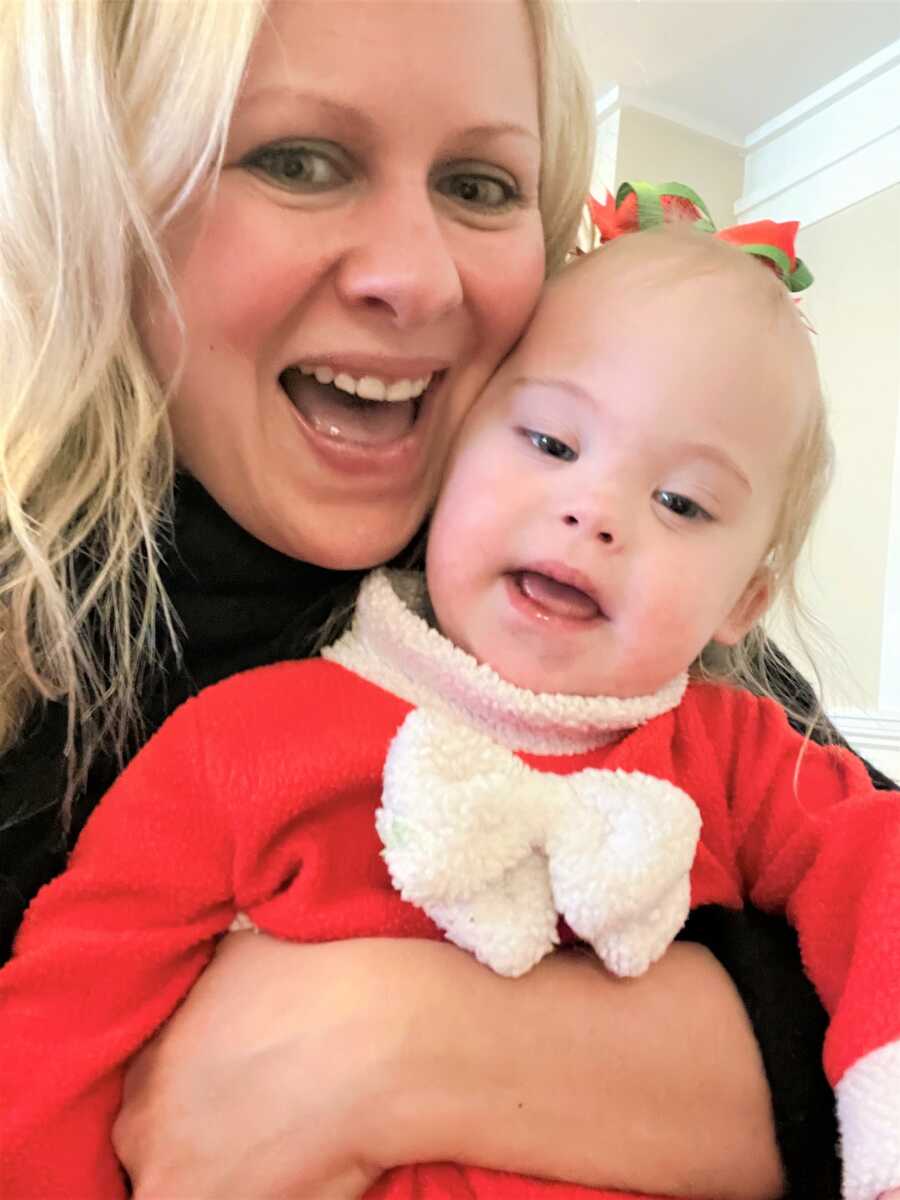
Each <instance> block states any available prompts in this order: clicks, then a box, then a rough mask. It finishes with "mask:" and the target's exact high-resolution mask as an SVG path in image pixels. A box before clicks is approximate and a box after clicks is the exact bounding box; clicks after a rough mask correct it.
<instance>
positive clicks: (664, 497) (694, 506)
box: [653, 490, 712, 521]
mask: <svg viewBox="0 0 900 1200" xmlns="http://www.w3.org/2000/svg"><path fill="white" fill-rule="evenodd" d="M653 498H654V500H656V501H658V503H660V504H661V505H662V506H663V508H666V509H668V510H669V512H671V513H674V514H675V516H676V517H684V519H685V520H686V521H711V520H712V516H711V515H710V514H709V513H708V512H707V511H706V509H705V508H701V507H700V505H699V504H698V503H697V502H696V500H691V499H689V498H688V497H687V496H682V495H681V494H680V493H679V492H667V491H665V490H660V491H658V492H654V494H653Z"/></svg>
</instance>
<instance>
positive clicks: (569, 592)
mask: <svg viewBox="0 0 900 1200" xmlns="http://www.w3.org/2000/svg"><path fill="white" fill-rule="evenodd" d="M518 581H519V587H520V588H521V590H522V591H523V592H524V594H525V595H526V596H527V597H528V599H529V600H533V601H534V602H535V603H536V604H539V605H540V606H541V608H545V609H546V610H547V611H548V612H550V613H553V614H554V616H558V617H574V618H575V619H576V620H580V621H588V620H590V619H591V618H592V617H597V616H599V615H600V609H599V608H598V607H597V605H596V603H595V602H594V601H593V600H592V599H591V598H590V596H588V595H587V593H586V592H582V591H581V590H580V589H579V588H575V587H570V586H569V585H568V584H567V583H559V582H558V581H557V580H556V579H551V578H550V576H549V575H542V574H540V572H538V571H520V572H519V576H518Z"/></svg>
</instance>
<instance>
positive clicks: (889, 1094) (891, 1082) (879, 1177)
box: [835, 1041, 900, 1200]
mask: <svg viewBox="0 0 900 1200" xmlns="http://www.w3.org/2000/svg"><path fill="white" fill-rule="evenodd" d="M835 1095H836V1097H837V1112H838V1123H839V1125H840V1130H841V1150H842V1155H843V1161H844V1188H843V1194H844V1200H875V1197H877V1196H880V1195H881V1193H882V1192H884V1191H887V1190H888V1188H894V1187H900V1041H896V1042H891V1043H889V1044H888V1045H887V1046H881V1047H880V1048H879V1049H878V1050H873V1051H872V1052H871V1053H870V1054H867V1055H865V1057H864V1058H861V1059H860V1060H859V1062H856V1063H854V1064H853V1066H852V1067H850V1068H849V1070H848V1071H846V1072H845V1074H844V1076H843V1078H842V1079H841V1081H840V1083H838V1085H837V1087H836V1088H835Z"/></svg>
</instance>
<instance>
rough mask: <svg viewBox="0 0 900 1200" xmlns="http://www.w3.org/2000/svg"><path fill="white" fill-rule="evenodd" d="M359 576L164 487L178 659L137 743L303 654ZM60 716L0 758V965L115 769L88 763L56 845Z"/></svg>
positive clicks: (100, 761)
mask: <svg viewBox="0 0 900 1200" xmlns="http://www.w3.org/2000/svg"><path fill="white" fill-rule="evenodd" d="M362 575H363V572H362V571H331V570H328V569H326V568H325V567H317V566H313V565H312V564H311V563H304V562H299V561H298V560H297V559H295V558H290V557H288V556H287V555H285V554H280V553H279V552H278V551H277V550H272V549H271V548H270V547H269V546H266V545H265V544H264V543H262V542H259V541H257V540H256V538H254V537H253V536H252V535H251V534H249V533H247V531H246V530H245V529H243V528H242V527H241V526H240V525H238V524H237V523H236V522H234V521H233V520H232V519H231V518H230V517H229V516H228V515H227V514H226V513H225V512H224V511H223V510H222V509H221V508H220V507H219V506H218V505H217V504H216V503H215V501H214V500H212V498H211V497H210V496H209V495H208V494H207V492H206V491H204V489H203V488H202V487H201V486H200V484H199V483H197V482H196V481H195V480H194V479H192V478H190V477H189V476H186V475H180V476H179V477H178V480H177V483H176V491H175V509H174V529H173V537H172V539H171V543H170V544H169V545H167V546H166V547H165V548H164V561H163V566H162V576H163V582H164V584H165V587H166V590H167V592H168V594H169V597H170V599H171V601H172V605H173V608H174V610H175V613H176V614H177V618H178V621H179V623H180V626H181V639H180V640H181V643H182V648H183V653H182V657H181V659H180V661H176V659H175V657H174V655H172V654H171V653H170V654H168V655H167V656H166V658H165V663H164V669H163V670H161V671H158V672H157V673H156V674H155V675H154V676H153V677H152V678H151V679H149V680H148V681H147V687H146V689H145V691H144V694H143V695H142V703H141V711H142V713H143V715H144V719H145V731H144V732H145V736H149V734H150V733H152V732H153V731H154V730H155V729H156V728H158V726H159V725H160V724H162V722H163V720H165V718H166V716H168V714H169V713H170V712H172V710H173V709H174V708H176V707H177V706H178V705H179V704H181V703H182V702H183V701H184V700H186V699H187V698H188V697H189V696H190V695H193V694H194V693H195V692H197V691H199V690H200V689H201V688H204V687H207V686H209V685H210V684H212V683H215V682H216V681H217V680H219V679H224V678H226V677H227V676H228V675H233V674H235V673H236V672H237V671H243V670H247V669H248V668H250V667H255V666H263V665H265V664H266V663H271V662H277V661H279V660H281V659H285V658H305V657H308V656H309V654H310V653H311V651H312V648H313V646H314V645H315V643H316V640H317V638H318V635H319V632H320V630H321V628H322V625H323V623H324V621H325V619H326V618H327V616H328V615H329V614H330V613H331V611H332V609H333V608H334V606H335V604H336V603H343V602H345V601H346V602H347V603H348V604H349V603H350V601H351V600H352V597H353V595H354V594H355V592H356V588H357V586H358V584H359V581H360V579H361V578H362ZM64 739H65V713H64V711H63V709H62V707H61V706H60V705H58V704H49V705H47V706H46V707H43V708H41V709H40V710H38V711H37V712H36V713H35V714H34V716H33V718H32V721H31V724H30V727H29V729H28V732H27V736H26V737H25V738H24V739H23V740H22V741H21V742H20V744H19V745H18V746H17V747H16V748H15V749H14V750H12V751H10V753H8V754H7V755H5V756H4V757H3V758H2V759H0V962H4V961H5V960H6V958H7V957H8V956H9V952H10V949H11V945H12V939H13V936H14V934H15V931H16V929H17V927H18V925H19V922H20V920H21V918H22V913H23V912H24V910H25V907H26V905H27V904H28V903H29V901H30V900H31V899H32V897H33V896H34V895H35V893H36V892H37V890H38V888H40V887H41V886H42V885H43V884H44V883H46V882H47V881H48V880H50V879H52V878H53V877H54V876H55V875H57V874H59V872H60V871H61V870H62V869H63V867H64V866H65V860H66V855H67V853H68V850H69V849H70V848H71V846H72V845H74V842H75V839H76V838H77V836H78V834H79V833H80V832H81V829H82V826H83V825H84V822H85V821H86V820H87V818H88V816H89V815H90V813H91V811H92V810H93V808H94V806H95V805H96V803H97V801H98V800H99V799H100V797H101V796H102V795H103V793H104V792H105V791H106V790H107V788H108V787H109V786H110V784H111V783H112V781H113V779H114V778H115V776H116V774H117V773H118V770H119V765H118V763H117V761H116V760H115V759H114V758H113V757H111V756H105V755H100V756H98V758H97V759H96V760H95V762H94V763H93V765H92V768H91V772H90V776H89V778H88V781H87V785H86V787H85V788H84V790H83V791H82V792H81V793H80V794H79V796H78V797H77V798H76V802H75V806H74V810H73V820H72V827H71V831H70V834H69V837H68V838H64V837H63V836H62V833H61V831H60V827H59V819H58V814H59V810H60V805H61V802H62V797H63V792H64V787H65V764H64V760H63V746H64Z"/></svg>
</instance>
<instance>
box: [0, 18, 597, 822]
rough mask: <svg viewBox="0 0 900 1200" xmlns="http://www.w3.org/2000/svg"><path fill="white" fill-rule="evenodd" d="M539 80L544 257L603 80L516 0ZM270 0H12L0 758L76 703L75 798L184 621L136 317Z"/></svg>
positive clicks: (157, 428) (4, 202)
mask: <svg viewBox="0 0 900 1200" xmlns="http://www.w3.org/2000/svg"><path fill="white" fill-rule="evenodd" d="M524 3H525V5H526V8H527V11H528V15H529V17H530V20H531V22H532V26H533V29H534V35H535V43H536V47H537V56H538V64H539V75H540V80H539V83H540V121H541V134H542V139H543V171H542V181H541V191H540V204H541V211H542V215H543V219H544V227H545V234H546V242H547V265H548V271H552V270H555V269H556V268H557V267H558V266H560V265H561V264H562V262H563V261H564V259H565V254H566V251H567V250H568V248H569V246H570V245H572V244H573V242H574V238H575V230H576V228H577V225H578V221H579V218H580V213H581V206H582V202H583V199H584V196H585V195H586V193H587V191H588V187H589V180H590V171H591V162H592V153H593V136H594V132H593V113H592V106H591V96H590V89H589V88H588V86H587V83H586V80H585V76H584V73H583V70H582V68H581V65H580V63H579V61H578V56H577V53H576V51H575V49H574V45H573V42H572V40H571V36H570V34H569V32H568V30H567V28H566V17H565V12H564V9H563V7H562V5H561V4H560V3H559V0H524ZM264 7H265V6H264V3H262V2H261V0H231V2H229V3H227V4H225V3H222V2H221V0H189V2H187V0H185V2H181V3H164V2H161V0H79V2H78V3H74V4H68V3H67V4H63V3H59V2H58V0H4V3H3V4H2V5H0V231H2V236H0V362H2V364H3V378H2V381H0V754H2V753H3V752H4V751H6V750H8V749H9V748H10V747H11V746H12V745H13V744H14V743H15V741H16V740H17V738H18V737H19V736H20V735H21V733H22V729H23V726H24V724H25V722H26V720H27V718H28V716H29V714H30V713H31V712H32V711H33V710H34V708H35V706H36V705H37V704H39V703H40V702H41V701H42V700H47V699H52V700H57V701H61V702H62V703H63V704H64V705H65V706H66V710H67V713H68V739H67V746H66V754H67V759H68V765H69V786H68V793H67V805H66V809H67V810H68V804H69V802H70V801H71V798H72V795H73V793H74V790H75V789H76V788H77V786H78V785H79V783H80V782H81V781H82V780H83V778H84V775H85V772H86V770H87V766H88V765H89V762H90V760H91V757H92V755H93V754H94V753H96V752H97V750H98V749H99V748H101V747H103V748H104V749H106V750H110V751H113V752H116V753H118V754H119V755H122V754H123V753H124V752H125V750H126V747H127V745H128V738H129V734H130V733H132V732H134V731H137V730H138V729H139V724H140V722H139V702H138V697H139V696H140V693H141V681H142V677H143V676H144V674H145V673H146V671H147V670H148V669H152V668H153V667H154V665H155V664H156V663H157V661H158V657H159V653H160V650H161V649H162V648H163V646H164V645H166V646H170V647H171V646H174V645H175V644H176V631H175V628H174V624H173V617H172V614H171V613H170V611H169V609H168V607H167V603H166V597H165V594H164V590H163V587H162V583H161V580H160V575H159V554H160V541H161V539H162V538H164V536H165V531H166V523H167V519H168V516H169V512H170V501H171V487H172V479H173V450H172V444H171V437H170V432H169V428H168V422H167V419H166V396H165V395H164V394H163V391H162V389H161V388H160V386H159V384H158V382H157V381H156V379H155V378H154V376H153V374H152V372H151V370H150V368H149V366H148V363H147V361H146V359H145V356H144V354H143V352H142V349H141V346H140V344H139V341H138V339H137V337H136V334H135V330H134V326H133V324H132V319H131V306H132V282H133V279H134V276H135V273H136V271H138V270H140V271H142V272H145V273H147V272H149V273H150V275H151V277H153V278H155V282H156V284H157V285H158V286H159V287H160V289H162V291H163V293H164V294H166V295H167V296H168V297H169V300H170V302H171V303H172V304H173V305H174V296H173V292H172V286H171V283H170V281H169V279H168V276H167V270H166V264H165V261H164V257H163V254H162V251H161V249H160V246H161V235H162V234H163V232H164V231H165V229H166V227H167V226H168V225H169V223H170V222H171V220H172V219H173V217H174V216H175V215H176V214H177V213H178V212H179V211H180V210H181V209H182V208H183V207H184V205H185V203H186V202H187V201H188V200H189V199H190V198H191V197H193V196H195V195H196V194H197V193H198V190H199V189H201V188H203V187H205V186H208V185H209V184H210V183H211V182H214V181H215V179H216V174H217V170H218V168H219V166H220V163H221V159H222V154H223V150H224V146H225V142H226V136H227V131H228V126H229V122H230V119H231V114H232V111H233V108H234V105H235V101H236V99H237V96H238V93H239V89H240V86H241V80H242V77H243V74H244V71H245V68H246V64H247V59H248V56H249V53H250V49H251V46H252V43H253V40H254V37H255V35H256V32H257V29H258V27H259V24H260V21H261V20H262V19H263V15H264Z"/></svg>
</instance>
